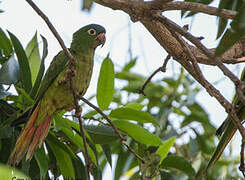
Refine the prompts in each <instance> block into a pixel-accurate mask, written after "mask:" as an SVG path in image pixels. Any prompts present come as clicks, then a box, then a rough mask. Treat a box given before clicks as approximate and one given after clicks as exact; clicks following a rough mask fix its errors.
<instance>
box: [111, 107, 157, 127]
mask: <svg viewBox="0 0 245 180" xmlns="http://www.w3.org/2000/svg"><path fill="white" fill-rule="evenodd" d="M109 116H110V117H112V118H116V119H123V120H133V121H137V122H141V123H152V124H154V125H155V126H158V123H157V122H156V120H155V118H154V117H153V116H152V115H151V114H149V113H148V112H144V111H139V110H135V109H132V108H117V109H115V110H112V111H111V113H110V114H109Z"/></svg>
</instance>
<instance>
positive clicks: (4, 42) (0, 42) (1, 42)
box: [0, 28, 13, 56]
mask: <svg viewBox="0 0 245 180" xmlns="http://www.w3.org/2000/svg"><path fill="white" fill-rule="evenodd" d="M0 49H3V54H4V55H5V56H11V54H12V52H13V49H12V45H11V42H10V40H9V38H8V37H7V36H6V35H5V33H4V32H3V30H2V29H1V28H0Z"/></svg>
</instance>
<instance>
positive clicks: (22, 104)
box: [0, 29, 239, 179]
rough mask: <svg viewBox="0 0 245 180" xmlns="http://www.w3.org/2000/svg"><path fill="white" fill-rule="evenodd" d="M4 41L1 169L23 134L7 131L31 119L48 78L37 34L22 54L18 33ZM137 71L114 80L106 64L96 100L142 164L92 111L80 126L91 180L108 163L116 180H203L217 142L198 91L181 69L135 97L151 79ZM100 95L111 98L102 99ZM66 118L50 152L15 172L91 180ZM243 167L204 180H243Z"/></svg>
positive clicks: (231, 163)
mask: <svg viewBox="0 0 245 180" xmlns="http://www.w3.org/2000/svg"><path fill="white" fill-rule="evenodd" d="M0 36H1V38H0V40H1V41H0V52H1V56H0V59H1V64H2V68H1V69H0V74H1V75H5V76H4V78H2V79H1V77H0V80H1V81H0V97H1V99H0V162H1V163H6V162H7V159H8V157H9V155H10V152H11V149H13V147H14V145H15V141H16V137H17V136H18V134H19V133H20V131H21V127H23V126H22V125H21V126H20V127H10V124H11V122H12V121H13V120H15V119H18V120H19V121H20V122H23V120H26V119H27V118H28V117H27V114H28V113H27V112H28V110H29V109H30V108H31V107H32V105H33V103H34V101H33V98H34V97H35V94H36V93H37V89H38V87H39V85H40V82H41V79H42V77H43V75H44V61H45V58H46V56H47V41H46V39H45V38H44V37H42V42H43V53H42V57H40V55H39V45H38V43H37V34H35V35H34V37H33V38H32V40H31V41H30V43H29V44H28V46H27V48H26V49H25V50H24V48H23V47H22V45H21V43H20V41H19V40H18V38H17V37H16V36H15V35H14V34H13V33H10V32H9V37H10V39H9V38H8V37H7V35H6V34H5V33H4V31H3V30H1V29H0ZM14 54H16V56H17V60H15V59H14V58H13V57H14ZM8 63H13V64H14V66H13V67H14V70H13V69H10V68H4V67H7V66H8ZM136 63H137V60H136V59H134V60H131V61H130V62H128V63H127V64H126V65H125V66H124V67H123V68H122V69H121V70H120V71H118V72H116V73H115V72H114V65H113V63H112V61H111V59H110V58H109V56H108V57H106V58H105V59H104V61H103V63H102V66H101V70H100V77H99V82H98V88H97V96H96V99H97V102H98V105H99V107H100V108H101V109H102V110H103V111H104V112H105V113H106V114H108V117H109V118H110V119H112V120H113V123H114V124H115V126H116V127H117V128H118V129H119V130H120V131H121V133H122V134H123V136H124V137H125V138H126V142H127V144H129V146H130V147H131V148H133V149H134V151H135V152H136V153H137V154H139V155H140V156H141V157H142V158H143V159H144V161H145V163H144V164H143V163H141V162H140V161H139V160H138V159H137V158H136V157H135V156H134V155H133V154H132V153H131V152H129V151H128V149H126V148H125V147H124V146H123V145H122V144H121V143H120V139H119V138H118V136H117V135H116V133H115V132H114V130H113V129H112V128H111V126H110V125H109V124H108V123H107V122H106V121H105V119H103V117H102V116H101V115H100V114H98V113H97V112H96V111H94V110H92V109H89V110H88V111H87V113H86V114H84V116H83V118H84V129H85V131H86V138H87V142H88V151H89V156H90V158H91V161H92V164H93V165H92V168H91V174H92V176H93V177H94V179H102V172H103V170H104V169H105V167H106V166H105V165H106V164H107V163H108V164H109V165H110V166H111V167H112V164H114V165H115V169H114V170H113V172H114V179H119V178H120V177H122V176H126V177H128V179H139V176H140V174H141V175H142V176H143V177H145V178H153V177H158V178H160V177H161V178H162V179H188V178H189V179H200V178H201V176H202V175H203V174H202V172H203V169H204V167H205V166H206V164H207V161H208V159H209V158H210V156H211V153H212V152H213V150H214V148H215V141H216V139H215V138H216V137H215V136H214V134H215V128H214V126H213V125H212V124H211V123H210V120H209V117H208V114H207V113H206V112H205V110H204V109H203V108H202V106H201V105H200V104H199V103H198V102H197V101H196V100H195V96H196V94H197V93H198V92H199V91H200V89H199V88H198V87H197V86H196V85H195V83H194V81H193V80H192V79H191V78H190V76H189V75H188V74H186V73H185V71H184V70H183V69H181V71H180V73H179V74H175V75H174V76H173V77H165V78H162V79H159V80H156V81H154V82H150V83H149V84H148V86H147V87H146V89H145V93H146V95H147V96H146V97H145V96H143V95H139V94H138V90H139V89H140V88H141V86H142V85H143V83H144V82H145V80H146V78H145V77H144V76H142V75H139V74H136V73H133V67H134V65H135V64H136ZM105 72H107V73H105ZM114 81H118V82H120V83H122V84H124V85H123V87H122V88H120V89H118V88H114ZM7 86H11V88H7ZM10 89H15V91H16V92H13V91H12V90H11V91H10ZM101 90H103V91H106V92H105V94H103V91H102V92H100V91H101ZM94 97H95V96H92V97H91V99H92V98H94ZM64 115H65V112H64V111H62V112H60V113H58V114H56V115H55V117H54V118H53V125H52V127H51V130H50V132H49V135H48V137H47V138H46V140H45V145H43V146H42V147H41V148H40V149H38V150H37V151H36V152H35V155H34V158H33V159H32V160H31V161H30V162H26V161H25V160H24V159H23V160H22V161H21V163H20V164H19V165H18V166H17V168H19V169H20V170H22V171H23V172H24V173H25V174H27V175H28V176H29V177H31V178H32V179H34V178H41V179H47V178H48V176H49V175H48V173H47V172H48V170H49V171H50V172H51V173H52V175H53V176H54V177H59V176H60V175H62V176H63V177H64V178H68V177H69V178H73V179H75V178H80V179H86V175H85V174H86V173H85V164H84V161H83V160H82V159H81V156H83V155H84V146H83V141H82V138H81V135H80V129H79V124H78V123H77V121H76V119H71V118H67V117H69V116H64ZM115 156H116V157H117V159H115V158H113V157H115ZM238 163H239V160H238V159H237V158H236V157H235V158H232V157H226V156H223V157H222V159H221V160H220V161H219V162H218V163H217V165H216V166H215V167H214V168H213V169H211V170H210V171H209V173H208V175H207V179H217V178H218V177H221V178H224V179H230V178H235V179H236V178H238V177H239V174H238V173H237V172H236V171H234V168H235V167H236V165H237V164H238ZM224 172H226V173H224Z"/></svg>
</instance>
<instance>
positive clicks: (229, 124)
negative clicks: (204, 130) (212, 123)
mask: <svg viewBox="0 0 245 180" xmlns="http://www.w3.org/2000/svg"><path fill="white" fill-rule="evenodd" d="M240 79H241V81H244V82H245V68H244V69H243V72H242V75H241V78H240ZM244 95H245V91H244ZM232 104H233V105H235V108H236V114H237V116H238V118H239V120H240V121H241V122H242V121H244V120H245V105H244V104H243V103H242V102H241V100H240V99H239V97H238V95H237V94H235V96H234V98H233V100H232ZM236 131H237V127H236V126H235V125H234V123H233V120H232V118H231V116H230V115H228V116H227V118H226V119H225V121H224V122H223V123H222V125H221V126H220V127H219V128H218V130H217V131H216V134H217V135H220V136H221V139H220V141H219V144H218V145H217V147H216V149H215V151H214V153H213V155H212V157H211V159H210V161H209V163H208V165H207V168H206V172H207V170H208V169H209V168H211V167H212V166H213V165H214V164H215V163H216V161H217V160H218V159H219V158H220V156H221V154H222V153H223V151H224V149H225V147H226V146H227V144H228V143H229V142H230V140H231V138H232V137H233V135H234V134H235V132H236Z"/></svg>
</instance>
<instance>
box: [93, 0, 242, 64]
mask: <svg viewBox="0 0 245 180" xmlns="http://www.w3.org/2000/svg"><path fill="white" fill-rule="evenodd" d="M159 1H160V2H161V0H159ZM96 2H97V3H99V4H101V5H103V6H106V7H110V8H112V9H115V10H116V9H117V10H122V11H124V12H125V13H127V14H129V15H130V16H131V17H133V18H132V19H133V20H135V21H137V20H140V21H141V23H142V24H144V26H145V27H146V28H147V29H148V31H149V32H150V33H151V34H152V35H153V36H154V37H155V39H156V40H157V41H158V42H159V43H160V45H161V46H162V47H163V48H164V49H165V50H166V51H167V52H168V53H169V54H171V55H172V54H173V55H180V54H182V55H183V49H182V47H181V46H180V44H179V43H178V42H177V41H176V39H175V38H173V36H172V35H171V33H170V32H169V31H168V30H167V29H166V27H165V26H164V25H163V24H162V23H159V22H158V21H154V20H147V19H146V18H147V16H148V15H147V13H148V14H152V13H155V11H153V12H152V11H151V10H150V5H149V6H147V7H146V8H147V9H144V8H142V6H143V5H144V7H145V6H146V5H145V3H155V1H153V2H144V3H142V2H138V1H137V2H136V1H128V0H113V1H112V0H96ZM134 3H135V4H134ZM169 3H170V4H174V5H172V6H176V5H177V4H178V3H180V4H182V3H183V4H184V3H185V2H179V1H177V2H169ZM169 3H162V4H163V5H162V6H167V4H169ZM175 3H176V4H175ZM142 4H143V5H142ZM183 6H184V5H183ZM185 6H187V5H185ZM193 7H194V6H193ZM216 9H217V8H216ZM234 13H235V12H234V11H233V14H234ZM231 14H232V13H231ZM188 46H189V47H190V50H191V51H192V53H193V54H194V56H195V57H196V59H197V61H198V63H202V64H207V65H213V66H215V65H216V63H215V62H214V61H213V60H212V61H211V60H210V59H209V58H208V57H207V56H206V55H205V54H204V53H202V51H200V50H199V49H198V48H196V47H194V46H191V45H188ZM244 47H245V40H241V41H238V42H237V43H235V44H234V45H233V46H232V47H231V48H230V49H229V50H227V51H226V52H225V53H224V54H223V55H221V56H220V57H219V59H220V60H221V61H222V62H224V63H227V64H237V63H242V62H243V61H237V60H236V59H237V58H242V57H243V56H245V48H244ZM209 50H210V52H212V53H214V51H215V49H214V48H213V49H209ZM184 58H186V60H189V59H188V58H187V56H185V55H184V56H183V57H182V58H181V59H184ZM232 60H234V61H233V62H232Z"/></svg>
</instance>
